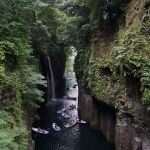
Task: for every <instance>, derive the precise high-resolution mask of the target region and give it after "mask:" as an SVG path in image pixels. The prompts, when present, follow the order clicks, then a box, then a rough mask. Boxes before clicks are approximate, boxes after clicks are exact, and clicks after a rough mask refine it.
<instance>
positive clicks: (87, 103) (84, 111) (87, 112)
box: [78, 90, 92, 122]
mask: <svg viewBox="0 0 150 150" xmlns="http://www.w3.org/2000/svg"><path fill="white" fill-rule="evenodd" d="M91 108H92V98H91V96H90V95H88V94H85V93H84V92H82V91H81V90H80V91H79V98H78V110H79V114H80V116H81V117H82V118H84V119H85V120H86V121H88V122H90V116H91Z"/></svg>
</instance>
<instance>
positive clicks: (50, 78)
mask: <svg viewBox="0 0 150 150" xmlns="http://www.w3.org/2000/svg"><path fill="white" fill-rule="evenodd" d="M47 60H48V67H49V70H48V72H47V82H48V86H47V101H50V97H51V99H53V100H54V99H55V82H54V75H53V71H52V66H51V62H50V59H49V57H48V56H47Z"/></svg>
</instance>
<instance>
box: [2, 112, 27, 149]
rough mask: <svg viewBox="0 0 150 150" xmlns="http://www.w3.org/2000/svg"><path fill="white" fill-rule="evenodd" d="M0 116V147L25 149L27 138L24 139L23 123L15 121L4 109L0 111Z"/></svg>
mask: <svg viewBox="0 0 150 150" xmlns="http://www.w3.org/2000/svg"><path fill="white" fill-rule="evenodd" d="M0 118H1V119H0V149H1V150H2V149H3V150H5V149H6V150H10V149H11V150H25V149H26V144H27V139H26V140H24V139H25V136H26V130H25V128H23V125H22V124H20V123H19V124H18V123H16V122H15V120H14V118H13V117H11V115H10V114H9V113H8V112H7V111H4V110H1V111H0ZM20 140H22V141H20ZM20 143H21V144H20Z"/></svg>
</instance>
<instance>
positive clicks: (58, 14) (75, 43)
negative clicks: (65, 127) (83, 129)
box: [0, 0, 150, 150]
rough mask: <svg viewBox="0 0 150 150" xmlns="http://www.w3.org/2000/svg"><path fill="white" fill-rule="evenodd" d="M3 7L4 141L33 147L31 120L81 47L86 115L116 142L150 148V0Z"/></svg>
mask: <svg viewBox="0 0 150 150" xmlns="http://www.w3.org/2000/svg"><path fill="white" fill-rule="evenodd" d="M0 12H1V13H0V18H1V28H0V33H1V34H0V61H1V63H0V116H1V119H0V135H1V136H0V149H3V150H4V149H12V150H27V149H28V150H33V149H34V141H33V140H32V139H31V129H32V128H31V127H32V121H39V120H40V118H39V117H38V115H39V114H40V113H41V112H42V111H44V109H43V108H44V106H45V104H46V103H47V102H46V101H45V99H46V97H47V99H48V98H49V99H51V98H54V97H55V96H52V95H54V94H52V92H51V93H49V94H48V95H46V90H47V85H48V84H49V85H50V84H51V83H52V82H50V79H52V78H54V80H53V81H54V82H55V90H56V89H57V90H59V89H61V87H62V86H63V85H64V73H65V68H66V66H67V67H68V66H69V63H68V62H69V61H68V60H69V56H71V55H72V51H73V50H74V49H75V50H76V51H77V55H76V57H75V62H74V65H73V66H74V71H75V75H76V78H77V82H78V88H79V94H78V111H79V114H80V115H81V117H83V118H85V120H86V121H87V122H88V123H89V124H90V127H91V128H92V129H94V130H99V131H101V132H102V134H103V135H104V136H105V137H106V139H107V140H108V142H110V143H114V144H115V148H116V150H149V149H150V134H149V133H150V128H149V124H150V112H149V110H150V71H149V70H150V65H149V64H150V45H149V38H150V24H149V22H150V0H124V1H122V0H101V1H100V0H95V1H91V0H74V1H73V0H65V1H62V0H50V1H48V0H38V1H36V0H25V1H24V0H19V1H11V0H5V1H0ZM47 56H48V57H47ZM47 58H49V60H50V61H48V59H47ZM48 64H49V65H48ZM50 64H51V68H52V70H53V75H54V76H53V77H52V76H51V75H50V70H51V69H50V68H49V66H50ZM48 70H49V71H48ZM67 71H68V72H69V71H70V68H69V67H68V70H67ZM48 74H49V77H50V78H48V77H47V75H48ZM49 91H51V89H49ZM56 96H57V94H56Z"/></svg>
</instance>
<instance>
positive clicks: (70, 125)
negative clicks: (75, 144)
mask: <svg viewBox="0 0 150 150" xmlns="http://www.w3.org/2000/svg"><path fill="white" fill-rule="evenodd" d="M76 124H77V122H74V123H67V124H65V128H70V127H73V126H74V125H76Z"/></svg>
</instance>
